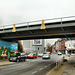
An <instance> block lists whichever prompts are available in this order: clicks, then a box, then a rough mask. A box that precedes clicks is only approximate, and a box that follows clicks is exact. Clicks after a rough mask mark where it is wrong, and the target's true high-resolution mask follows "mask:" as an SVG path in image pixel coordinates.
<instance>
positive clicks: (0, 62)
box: [0, 59, 15, 66]
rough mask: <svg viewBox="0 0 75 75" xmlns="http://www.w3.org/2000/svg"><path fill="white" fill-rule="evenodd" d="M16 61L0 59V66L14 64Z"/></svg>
mask: <svg viewBox="0 0 75 75" xmlns="http://www.w3.org/2000/svg"><path fill="white" fill-rule="evenodd" d="M14 63H15V62H9V60H7V59H3V60H0V66H4V65H8V64H14Z"/></svg>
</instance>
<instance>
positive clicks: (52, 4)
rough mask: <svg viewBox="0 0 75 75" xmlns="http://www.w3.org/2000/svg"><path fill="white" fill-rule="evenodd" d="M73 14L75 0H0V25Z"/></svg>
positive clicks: (74, 11)
mask: <svg viewBox="0 0 75 75" xmlns="http://www.w3.org/2000/svg"><path fill="white" fill-rule="evenodd" d="M66 16H75V0H0V26H2V25H10V24H12V23H13V24H14V23H19V22H27V21H34V20H41V19H51V18H56V17H66Z"/></svg>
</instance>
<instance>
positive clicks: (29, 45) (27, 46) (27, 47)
mask: <svg viewBox="0 0 75 75" xmlns="http://www.w3.org/2000/svg"><path fill="white" fill-rule="evenodd" d="M44 43H45V40H44V39H42V45H33V40H23V50H24V52H34V51H38V52H44ZM38 48H39V50H38Z"/></svg>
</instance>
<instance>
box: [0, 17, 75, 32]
mask: <svg viewBox="0 0 75 75" xmlns="http://www.w3.org/2000/svg"><path fill="white" fill-rule="evenodd" d="M44 20H45V23H53V22H61V24H62V22H63V21H68V20H75V16H69V17H60V18H53V19H44ZM41 23H42V20H37V21H30V22H22V23H16V24H15V27H21V26H26V27H27V28H28V27H29V26H30V25H33V26H34V25H35V24H41ZM8 28H13V24H10V25H5V26H0V30H1V31H4V30H5V29H8Z"/></svg>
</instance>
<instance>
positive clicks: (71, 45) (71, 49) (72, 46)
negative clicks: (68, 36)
mask: <svg viewBox="0 0 75 75" xmlns="http://www.w3.org/2000/svg"><path fill="white" fill-rule="evenodd" d="M65 46H66V49H67V51H68V53H70V54H75V40H67V41H66V42H65Z"/></svg>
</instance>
